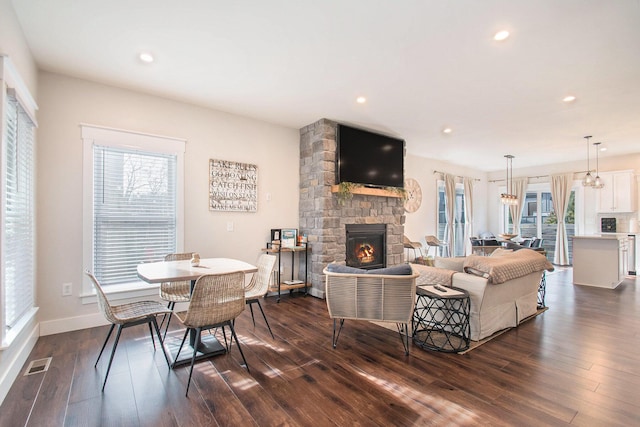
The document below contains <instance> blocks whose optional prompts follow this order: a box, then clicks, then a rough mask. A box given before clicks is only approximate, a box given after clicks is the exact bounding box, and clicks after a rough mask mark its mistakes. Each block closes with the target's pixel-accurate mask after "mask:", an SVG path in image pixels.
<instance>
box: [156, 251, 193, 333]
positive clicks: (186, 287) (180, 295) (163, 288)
mask: <svg viewBox="0 0 640 427" xmlns="http://www.w3.org/2000/svg"><path fill="white" fill-rule="evenodd" d="M192 256H193V252H185V253H180V254H168V255H167V256H165V257H164V260H165V261H187V260H190V259H191V257H192ZM160 298H162V299H163V300H165V301H168V304H167V308H168V309H169V310H171V312H170V313H169V314H168V315H165V316H163V317H162V322H160V329H162V327H163V325H164V321H165V320H166V321H167V324H166V325H164V335H163V337H165V336H166V335H167V331H168V330H169V323H170V322H171V315H172V314H173V309H174V307H175V306H176V303H177V302H189V300H190V299H191V282H190V281H188V280H186V281H182V282H164V283H160Z"/></svg>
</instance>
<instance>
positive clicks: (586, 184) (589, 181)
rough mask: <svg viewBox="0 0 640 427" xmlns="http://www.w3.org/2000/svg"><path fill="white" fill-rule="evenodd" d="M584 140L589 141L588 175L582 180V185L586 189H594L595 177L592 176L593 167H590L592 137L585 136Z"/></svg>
mask: <svg viewBox="0 0 640 427" xmlns="http://www.w3.org/2000/svg"><path fill="white" fill-rule="evenodd" d="M584 138H585V139H586V140H587V174H586V175H585V176H584V179H583V180H582V185H583V186H584V187H593V176H592V175H591V166H590V165H589V146H590V145H591V144H590V143H589V138H591V135H588V136H585V137H584Z"/></svg>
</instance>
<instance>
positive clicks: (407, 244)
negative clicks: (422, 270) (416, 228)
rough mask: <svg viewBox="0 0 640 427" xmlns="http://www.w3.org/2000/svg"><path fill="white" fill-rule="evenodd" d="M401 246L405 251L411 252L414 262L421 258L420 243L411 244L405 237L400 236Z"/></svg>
mask: <svg viewBox="0 0 640 427" xmlns="http://www.w3.org/2000/svg"><path fill="white" fill-rule="evenodd" d="M402 244H403V246H404V248H405V249H409V250H413V259H414V261H415V260H416V259H418V258H422V256H423V255H422V243H420V242H412V241H411V240H409V238H408V237H407V236H402Z"/></svg>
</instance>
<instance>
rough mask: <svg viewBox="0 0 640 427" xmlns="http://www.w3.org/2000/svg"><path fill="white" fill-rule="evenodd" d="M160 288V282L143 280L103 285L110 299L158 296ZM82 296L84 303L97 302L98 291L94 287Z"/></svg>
mask: <svg viewBox="0 0 640 427" xmlns="http://www.w3.org/2000/svg"><path fill="white" fill-rule="evenodd" d="M158 288H160V285H159V284H158V283H147V282H142V281H139V282H132V283H123V284H120V285H109V286H103V289H104V292H105V294H107V298H108V299H109V301H117V300H124V299H132V298H138V297H148V296H158ZM80 298H81V299H82V304H96V303H97V299H96V291H95V290H94V289H93V287H92V288H91V290H90V291H89V292H84V293H83V294H82V295H80Z"/></svg>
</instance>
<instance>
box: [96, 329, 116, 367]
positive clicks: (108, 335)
mask: <svg viewBox="0 0 640 427" xmlns="http://www.w3.org/2000/svg"><path fill="white" fill-rule="evenodd" d="M115 327H116V324H115V323H112V324H111V328H110V329H109V333H108V334H107V338H106V339H105V340H104V344H102V348H101V349H100V354H99V355H98V359H97V360H96V363H95V365H93V367H94V368H95V367H96V366H98V362H99V361H100V357H101V356H102V352H103V351H104V348H105V347H106V346H107V341H109V338H110V337H111V333H112V332H113V328H115Z"/></svg>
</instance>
